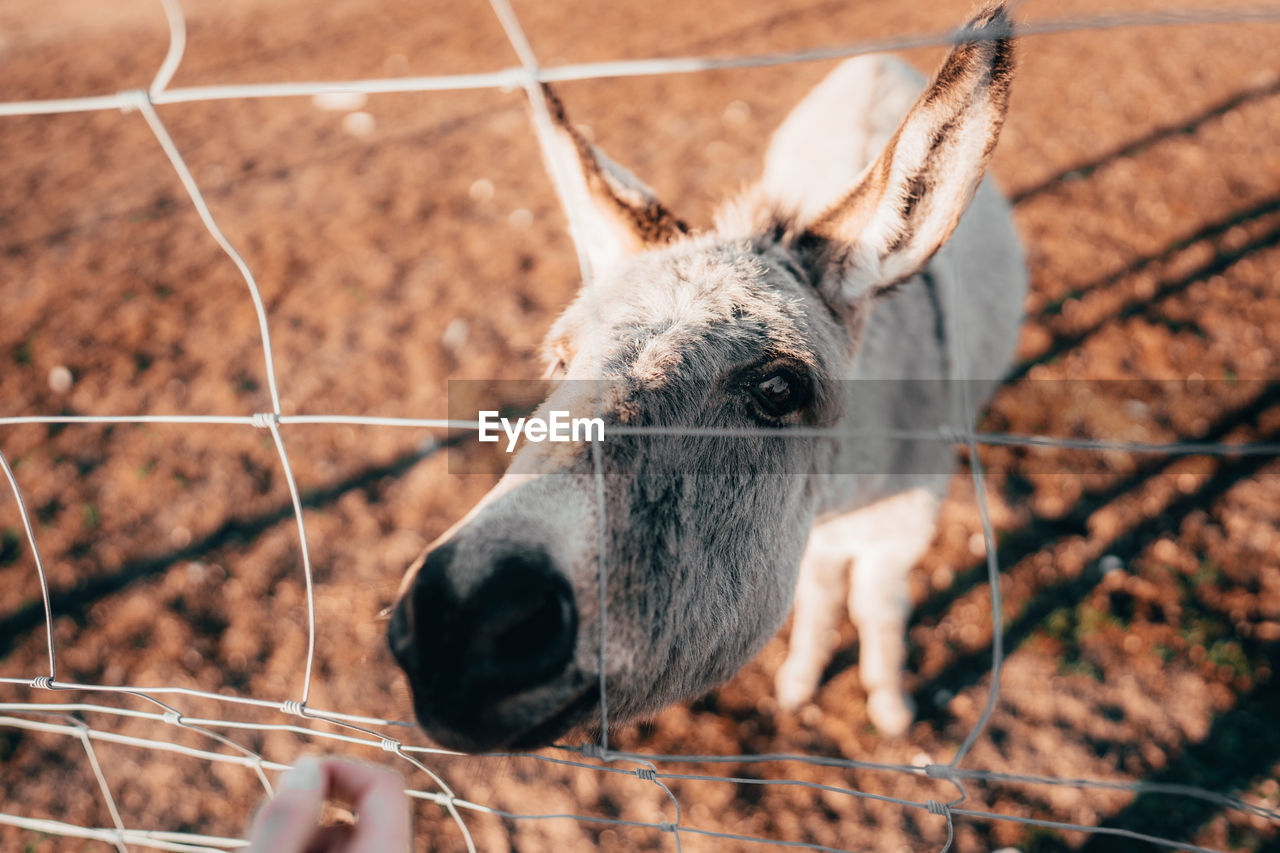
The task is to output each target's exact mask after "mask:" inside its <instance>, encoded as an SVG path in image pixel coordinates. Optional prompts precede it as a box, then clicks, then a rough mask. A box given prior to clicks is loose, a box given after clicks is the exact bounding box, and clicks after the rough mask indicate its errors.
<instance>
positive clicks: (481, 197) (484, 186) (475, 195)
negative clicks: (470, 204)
mask: <svg viewBox="0 0 1280 853" xmlns="http://www.w3.org/2000/svg"><path fill="white" fill-rule="evenodd" d="M467 192H468V193H469V194H470V195H471V200H472V201H478V202H480V203H482V204H483V203H484V202H486V201H489V200H490V199H492V198H493V194H494V192H496V190H495V189H494V186H493V181H491V180H489V179H488V178H477V179H476V180H475V181H472V182H471V189H469V190H467Z"/></svg>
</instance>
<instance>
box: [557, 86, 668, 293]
mask: <svg viewBox="0 0 1280 853" xmlns="http://www.w3.org/2000/svg"><path fill="white" fill-rule="evenodd" d="M542 91H543V94H544V95H546V98H547V105H548V107H549V108H550V110H551V117H552V119H553V120H554V122H555V126H556V141H557V142H558V143H559V146H560V153H561V154H562V155H563V156H562V157H561V162H564V163H574V164H576V165H577V169H574V170H571V171H573V174H571V175H569V176H567V177H568V179H569V186H568V187H567V190H568V192H569V194H570V199H569V202H570V203H571V204H573V205H574V206H575V207H576V208H577V209H578V210H581V211H586V212H588V213H589V216H587V217H584V218H585V219H586V220H587V221H585V222H581V223H579V227H580V228H581V229H583V230H585V231H586V232H587V233H585V234H578V235H576V236H577V238H578V239H579V240H581V241H582V244H583V245H584V247H585V248H586V251H587V254H588V256H589V257H590V260H591V266H592V268H593V269H595V270H597V271H598V270H601V269H606V268H608V267H609V266H611V265H613V264H615V263H617V261H618V260H620V259H621V258H623V257H625V256H627V255H630V254H632V253H635V252H638V251H641V250H643V249H647V248H651V247H654V246H661V245H664V244H666V243H669V242H671V241H673V240H675V239H677V238H679V237H681V236H682V235H684V234H687V233H689V228H688V226H687V225H685V223H684V222H683V221H681V220H680V219H679V218H678V217H676V216H675V215H673V214H672V213H671V211H670V210H668V209H667V208H666V207H665V206H664V205H663V204H662V202H660V201H658V199H657V197H656V196H655V195H654V194H653V190H651V189H649V188H648V187H647V186H645V185H644V184H643V183H641V182H640V180H639V179H637V178H636V177H635V176H634V175H632V174H631V173H630V172H628V171H627V170H626V169H624V168H622V167H621V166H619V165H618V164H617V163H614V162H613V161H612V160H610V159H609V158H608V157H606V156H605V155H604V154H603V153H601V152H600V150H599V149H597V148H596V147H595V146H594V145H592V144H591V143H590V142H588V141H587V140H586V138H585V137H583V135H582V133H581V132H580V131H579V130H578V129H577V128H575V127H574V126H573V124H572V123H571V122H570V121H569V117H568V115H567V114H566V113H565V109H564V104H563V103H561V101H560V99H559V98H558V97H557V96H556V94H555V92H554V91H552V89H551V87H550V86H548V85H546V84H545V83H544V84H543V86H542Z"/></svg>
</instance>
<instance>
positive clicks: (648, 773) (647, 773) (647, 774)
mask: <svg viewBox="0 0 1280 853" xmlns="http://www.w3.org/2000/svg"><path fill="white" fill-rule="evenodd" d="M635 773H636V776H637V777H638V778H640V779H643V780H645V781H646V782H657V781H658V773H657V771H656V770H654V769H653V768H652V767H637V768H636V770H635Z"/></svg>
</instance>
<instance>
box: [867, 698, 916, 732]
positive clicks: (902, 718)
mask: <svg viewBox="0 0 1280 853" xmlns="http://www.w3.org/2000/svg"><path fill="white" fill-rule="evenodd" d="M867 715H868V716H869V717H871V723H872V724H873V725H874V726H875V727H876V728H877V729H878V730H879V731H880V733H881V734H883V735H885V736H886V737H900V736H901V735H903V734H905V733H906V731H907V727H908V726H910V725H911V721H912V720H914V719H915V716H916V712H915V708H914V707H913V706H912V703H911V700H910V699H908V698H907V697H906V696H905V695H904V694H902V693H901V692H899V691H897V690H874V691H872V693H871V695H870V696H869V697H868V698H867Z"/></svg>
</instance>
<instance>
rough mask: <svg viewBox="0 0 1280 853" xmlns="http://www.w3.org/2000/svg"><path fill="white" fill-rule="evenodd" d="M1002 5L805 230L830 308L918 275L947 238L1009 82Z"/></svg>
mask: <svg viewBox="0 0 1280 853" xmlns="http://www.w3.org/2000/svg"><path fill="white" fill-rule="evenodd" d="M1011 35H1012V29H1011V26H1010V23H1009V20H1008V17H1007V16H1006V14H1005V10H1004V5H1003V3H996V4H992V5H989V6H987V7H986V8H984V9H983V10H982V11H981V12H979V13H978V14H977V15H976V16H975V17H974V18H972V19H971V20H970V21H969V22H968V24H966V25H965V27H964V28H963V29H962V30H961V31H960V33H959V35H958V39H959V41H958V44H957V45H956V47H955V48H954V49H953V50H952V51H951V53H950V55H949V56H948V57H947V59H946V61H945V62H943V64H942V67H941V68H940V69H939V70H938V73H937V75H935V77H934V79H933V82H932V83H931V84H930V85H929V86H928V88H926V89H925V91H924V92H923V93H921V95H920V97H919V98H918V99H917V100H916V102H915V104H914V105H913V106H912V107H911V109H910V111H909V112H908V113H907V115H906V117H905V118H904V119H903V120H902V123H901V124H900V125H899V126H898V129H897V131H896V132H895V133H894V135H893V137H892V138H891V139H890V140H889V142H888V144H887V145H886V146H885V148H884V151H883V152H882V153H881V154H880V156H879V158H878V159H877V160H876V161H875V162H873V163H872V164H871V165H870V166H868V167H867V169H866V171H865V172H863V173H862V176H861V177H860V178H859V180H858V183H857V184H856V185H855V186H854V188H853V189H852V190H850V191H849V192H848V193H846V194H845V196H844V197H843V198H842V199H840V200H839V201H837V202H836V203H835V204H834V205H832V206H831V207H830V208H828V209H827V210H826V211H825V212H824V213H822V214H821V215H820V216H818V218H817V219H816V220H815V221H813V222H812V223H810V224H809V225H808V226H807V227H806V228H804V229H803V231H802V233H801V235H800V240H801V245H808V246H809V247H811V248H812V250H813V251H815V252H816V253H817V258H816V260H817V270H818V273H819V277H820V279H821V287H822V289H823V291H824V293H825V294H826V295H827V297H828V298H829V299H831V300H832V301H833V302H835V303H836V305H837V307H846V306H848V305H850V304H851V303H853V302H854V301H856V300H859V299H861V298H864V297H866V296H874V295H876V294H879V293H883V292H885V291H886V290H888V289H889V288H891V287H892V286H893V285H895V284H897V283H899V282H901V281H902V280H903V279H905V278H907V277H909V276H911V275H912V274H914V273H915V272H917V271H919V270H920V268H921V267H923V266H924V265H925V264H926V263H928V261H929V259H930V258H931V257H933V254H934V252H936V251H937V250H938V248H939V247H940V246H942V244H943V243H944V242H946V240H947V238H948V237H950V236H951V232H952V231H953V230H955V227H956V224H957V223H958V222H959V220H960V215H961V214H962V213H964V211H965V208H966V207H968V205H969V202H970V201H971V200H972V199H973V195H974V193H975V192H977V189H978V184H979V183H980V182H981V181H982V176H983V173H984V172H985V171H986V167H987V162H988V160H989V159H990V157H991V152H992V150H993V149H994V148H995V145H996V140H997V138H998V137H999V134H1000V127H1001V125H1002V124H1003V123H1004V116H1005V111H1006V108H1007V106H1008V99H1009V80H1010V78H1011V77H1012V74H1013V44H1012V39H1011Z"/></svg>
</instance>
